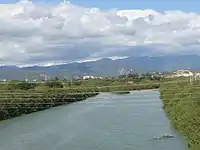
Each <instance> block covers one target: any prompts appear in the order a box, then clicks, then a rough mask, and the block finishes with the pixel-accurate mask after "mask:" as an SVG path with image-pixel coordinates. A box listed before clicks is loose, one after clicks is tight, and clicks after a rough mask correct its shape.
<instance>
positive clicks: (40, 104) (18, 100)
mask: <svg viewBox="0 0 200 150" xmlns="http://www.w3.org/2000/svg"><path fill="white" fill-rule="evenodd" d="M97 94H98V93H82V94H81V93H75V94H68V93H67V92H65V91H58V90H48V91H40V92H39V91H33V90H32V91H25V90H10V91H0V104H1V105H0V120H4V119H9V118H13V117H17V116H20V115H23V114H29V113H32V112H36V111H40V110H44V109H47V108H51V107H55V106H59V105H64V104H68V103H72V102H76V101H81V100H85V99H87V98H88V97H92V96H96V95H97Z"/></svg>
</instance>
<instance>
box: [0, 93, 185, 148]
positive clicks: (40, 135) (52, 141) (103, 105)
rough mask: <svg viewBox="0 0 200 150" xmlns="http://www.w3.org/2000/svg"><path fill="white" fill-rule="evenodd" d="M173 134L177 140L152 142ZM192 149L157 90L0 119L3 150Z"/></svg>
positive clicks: (108, 97) (104, 96) (0, 143)
mask: <svg viewBox="0 0 200 150" xmlns="http://www.w3.org/2000/svg"><path fill="white" fill-rule="evenodd" d="M164 133H172V134H173V135H175V138H172V139H162V140H153V137H154V136H162V135H163V134H164ZM134 149H135V150H187V145H186V142H185V141H184V140H183V138H182V136H181V135H180V134H179V133H178V132H177V131H176V130H174V129H173V128H172V127H171V126H170V122H169V120H168V119H167V117H166V115H165V113H164V112H163V109H162V102H161V100H160V99H159V92H158V91H153V90H152V91H151V90H147V91H135V92H132V93H131V94H127V95H113V94H108V93H103V94H100V95H98V96H97V97H93V98H89V99H87V100H85V101H81V102H77V103H73V104H70V105H65V106H60V107H55V108H51V109H48V110H44V111H41V112H36V113H32V114H29V115H26V116H21V117H17V118H14V119H11V120H6V121H2V122H0V150H134Z"/></svg>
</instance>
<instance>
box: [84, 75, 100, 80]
mask: <svg viewBox="0 0 200 150" xmlns="http://www.w3.org/2000/svg"><path fill="white" fill-rule="evenodd" d="M86 79H103V78H102V77H97V76H91V75H86V76H83V80H86Z"/></svg>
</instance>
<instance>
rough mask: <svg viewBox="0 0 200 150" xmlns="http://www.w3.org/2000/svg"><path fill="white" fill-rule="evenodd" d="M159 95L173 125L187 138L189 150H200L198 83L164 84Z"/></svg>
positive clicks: (199, 92)
mask: <svg viewBox="0 0 200 150" xmlns="http://www.w3.org/2000/svg"><path fill="white" fill-rule="evenodd" d="M160 93H161V99H162V100H163V102H164V110H165V111H166V113H167V114H168V116H169V118H170V119H171V121H172V123H173V125H174V126H175V127H176V128H177V129H178V130H179V131H180V132H181V133H182V134H183V135H184V136H185V137H186V138H187V140H188V146H189V147H190V148H191V150H200V83H199V82H195V83H193V84H190V83H189V82H171V83H165V84H161V86H160Z"/></svg>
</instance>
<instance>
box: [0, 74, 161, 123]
mask: <svg viewBox="0 0 200 150" xmlns="http://www.w3.org/2000/svg"><path fill="white" fill-rule="evenodd" d="M155 88H159V79H157V78H156V79H154V78H151V77H150V76H149V77H146V78H144V77H138V76H129V77H119V78H108V79H103V80H102V79H90V80H75V81H73V82H71V81H70V82H69V81H60V80H59V79H58V78H56V79H54V80H50V81H46V82H35V83H30V82H20V81H10V82H3V83H1V84H0V120H2V119H9V118H12V117H16V116H20V115H22V114H29V113H32V112H36V111H40V110H43V109H47V108H50V107H55V106H58V105H64V104H68V103H71V102H75V101H79V100H84V99H86V98H88V97H91V96H95V95H97V94H98V93H99V92H113V91H115V93H117V94H124V93H128V91H131V90H142V89H155Z"/></svg>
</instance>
